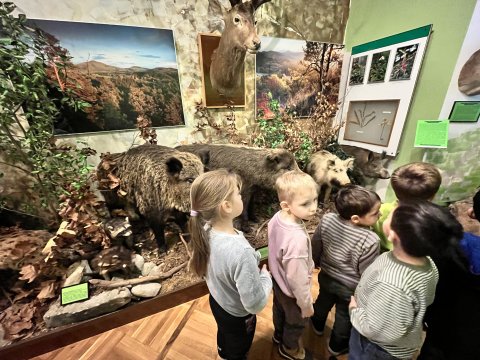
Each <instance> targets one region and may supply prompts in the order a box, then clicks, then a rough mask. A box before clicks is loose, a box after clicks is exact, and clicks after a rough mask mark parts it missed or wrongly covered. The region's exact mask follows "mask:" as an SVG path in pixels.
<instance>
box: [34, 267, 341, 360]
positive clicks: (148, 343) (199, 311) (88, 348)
mask: <svg viewBox="0 0 480 360" xmlns="http://www.w3.org/2000/svg"><path fill="white" fill-rule="evenodd" d="M316 279H317V276H316V273H315V274H314V286H313V287H312V294H313V296H314V298H315V297H316V296H317V294H318V283H317V280H316ZM272 299H273V296H272V295H270V299H269V302H268V304H267V306H266V307H265V309H264V310H263V311H262V312H261V313H260V314H258V315H257V329H256V332H255V339H254V341H253V345H252V348H251V350H250V354H249V359H250V360H269V359H271V360H280V359H281V357H280V356H279V355H278V353H277V346H276V345H274V344H273V343H272V340H271V338H272V335H273V323H272ZM332 316H333V314H332V313H331V314H330V317H329V320H328V326H331V324H332V320H333V317H332ZM216 331H217V329H216V324H215V320H214V318H213V315H212V313H211V311H210V307H209V305H208V295H206V296H203V297H201V298H199V299H196V300H193V301H190V302H188V303H184V304H181V305H178V306H176V307H174V308H171V309H168V310H165V311H162V312H160V313H157V314H155V315H152V316H149V317H146V318H143V319H140V320H137V321H135V322H132V323H129V324H127V325H124V326H122V327H118V328H115V329H113V330H110V331H107V332H105V333H102V334H99V335H97V336H92V337H90V338H87V339H85V340H82V341H79V342H76V343H73V344H71V345H69V346H66V347H64V348H59V349H57V350H54V351H52V352H49V353H46V354H43V355H40V356H37V357H35V358H34V359H35V360H69V359H74V360H77V359H78V360H80V359H81V360H107V359H108V360H110V359H112V360H113V359H115V360H116V359H121V360H147V359H148V360H152V359H168V360H207V359H209V360H210V359H215V358H216V356H217V351H216ZM329 331H330V328H328V329H327V331H326V332H325V335H323V336H321V337H320V336H317V335H315V334H314V333H313V331H312V329H311V328H310V326H308V327H307V329H306V331H305V333H304V336H303V340H304V344H305V347H306V348H307V349H309V350H311V351H312V353H313V354H314V358H315V359H318V360H324V359H325V360H327V359H329V354H328V351H327V350H326V346H327V341H328V336H329ZM337 359H338V360H346V359H347V356H346V355H342V356H339V357H338V358H337Z"/></svg>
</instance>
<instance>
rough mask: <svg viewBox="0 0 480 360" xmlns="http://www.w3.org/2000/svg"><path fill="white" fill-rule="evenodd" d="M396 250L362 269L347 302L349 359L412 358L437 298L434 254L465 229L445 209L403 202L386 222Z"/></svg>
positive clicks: (454, 240) (386, 228)
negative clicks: (430, 306) (350, 297)
mask: <svg viewBox="0 0 480 360" xmlns="http://www.w3.org/2000/svg"><path fill="white" fill-rule="evenodd" d="M384 230H385V233H386V234H388V239H389V240H390V241H391V242H392V244H393V250H392V251H389V252H386V253H383V254H382V255H380V256H379V257H378V258H377V259H376V260H375V261H374V262H373V264H372V265H370V266H369V267H368V269H367V270H366V271H365V272H364V273H363V275H362V278H361V280H360V282H359V284H358V286H357V289H356V291H355V297H353V296H352V300H351V302H350V305H349V309H350V319H351V321H352V324H353V329H352V334H351V336H350V344H349V347H350V354H349V359H350V360H368V359H386V360H388V359H392V360H394V359H402V360H407V359H412V358H413V356H414V354H415V353H416V352H417V350H418V349H419V348H420V346H421V344H422V323H423V317H424V314H425V311H426V309H427V306H429V305H430V304H431V303H432V302H433V299H434V296H435V287H436V285H437V282H438V270H437V267H436V266H435V264H434V262H433V261H432V259H431V258H430V256H435V255H437V254H439V253H442V252H443V251H445V249H447V248H448V247H449V244H452V243H455V242H458V241H459V240H460V239H461V237H462V228H461V226H460V225H459V224H458V222H457V221H456V219H455V218H454V217H453V215H452V214H450V213H449V211H448V210H447V209H445V208H442V207H440V206H438V205H435V204H433V203H430V202H428V201H425V200H422V201H417V202H408V201H407V202H402V203H401V204H400V205H399V206H398V207H397V208H396V209H395V210H394V211H393V213H392V218H391V222H390V223H386V224H385V225H384Z"/></svg>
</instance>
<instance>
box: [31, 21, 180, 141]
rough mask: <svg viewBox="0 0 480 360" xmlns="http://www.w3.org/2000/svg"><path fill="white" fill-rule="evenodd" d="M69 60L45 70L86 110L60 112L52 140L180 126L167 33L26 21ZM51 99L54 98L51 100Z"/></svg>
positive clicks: (173, 59) (171, 47)
mask: <svg viewBox="0 0 480 360" xmlns="http://www.w3.org/2000/svg"><path fill="white" fill-rule="evenodd" d="M30 25H31V26H32V27H35V28H39V29H41V30H42V31H44V32H45V33H46V34H47V36H48V37H49V38H50V41H51V42H52V43H54V44H55V46H56V47H57V48H59V49H61V51H62V52H63V53H64V55H65V56H66V57H67V58H68V59H69V60H68V63H67V66H66V68H64V69H56V68H55V69H51V73H52V76H57V77H58V76H59V75H58V73H60V75H61V76H60V77H61V78H62V79H63V81H64V83H65V84H64V85H65V86H66V87H67V88H69V89H72V91H74V92H75V94H76V95H77V96H78V97H79V98H80V99H82V100H83V101H85V102H87V103H89V104H90V106H89V108H88V109H87V111H86V112H85V113H81V112H75V111H74V109H70V108H69V107H68V106H66V105H65V106H61V112H60V114H59V116H58V118H57V119H56V121H55V129H54V133H55V134H56V135H61V134H71V133H85V132H98V131H111V130H124V129H134V128H136V124H137V118H143V119H146V120H149V121H151V124H152V126H153V127H163V126H175V125H184V115H183V106H182V98H181V92H180V81H179V74H178V67H177V61H176V52H175V44H174V38H173V32H172V30H168V29H156V28H144V27H133V26H121V25H107V24H90V23H81V22H67V21H50V20H30ZM52 95H53V96H55V94H52Z"/></svg>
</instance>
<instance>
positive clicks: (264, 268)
mask: <svg viewBox="0 0 480 360" xmlns="http://www.w3.org/2000/svg"><path fill="white" fill-rule="evenodd" d="M260 272H263V273H266V274H268V275H269V276H270V277H272V274H271V273H270V271H268V268H267V264H263V266H262V269H261V270H260Z"/></svg>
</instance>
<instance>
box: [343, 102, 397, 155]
mask: <svg viewBox="0 0 480 360" xmlns="http://www.w3.org/2000/svg"><path fill="white" fill-rule="evenodd" d="M399 103H400V100H399V99H394V100H368V101H351V102H350V105H349V107H348V113H347V121H346V124H345V134H344V139H345V140H350V141H356V142H360V143H365V144H372V145H378V146H388V143H389V141H390V136H391V135H392V129H393V126H394V124H395V117H396V115H397V110H398V105H399Z"/></svg>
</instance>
